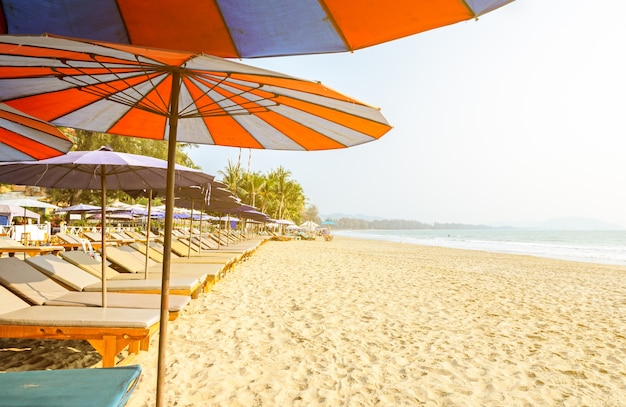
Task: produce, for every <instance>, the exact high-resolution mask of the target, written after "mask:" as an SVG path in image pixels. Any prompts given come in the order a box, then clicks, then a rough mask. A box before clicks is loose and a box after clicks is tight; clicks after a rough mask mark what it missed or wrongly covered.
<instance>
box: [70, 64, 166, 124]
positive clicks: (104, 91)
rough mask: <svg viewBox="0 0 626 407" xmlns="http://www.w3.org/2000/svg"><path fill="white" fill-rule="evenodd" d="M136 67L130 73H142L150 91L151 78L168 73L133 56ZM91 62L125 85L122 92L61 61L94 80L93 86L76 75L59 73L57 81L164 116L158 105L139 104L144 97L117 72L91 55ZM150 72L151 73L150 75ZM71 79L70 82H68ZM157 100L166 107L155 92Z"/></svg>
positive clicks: (79, 68) (153, 87) (81, 69)
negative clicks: (134, 94)
mask: <svg viewBox="0 0 626 407" xmlns="http://www.w3.org/2000/svg"><path fill="white" fill-rule="evenodd" d="M135 58H136V61H137V64H138V67H135V68H134V71H133V70H130V72H132V73H135V72H142V73H143V76H144V77H145V78H146V80H147V81H148V82H149V83H150V86H151V88H152V89H157V87H156V86H155V83H154V82H153V77H154V76H160V75H162V74H163V73H167V72H170V71H169V70H168V69H166V68H167V67H165V66H161V69H157V68H158V67H159V65H156V64H154V65H147V64H145V63H142V62H141V61H139V59H138V58H137V56H135ZM92 61H93V62H94V63H96V64H98V66H100V67H101V68H102V69H103V70H105V71H107V72H108V73H109V74H110V75H112V76H113V77H115V78H116V79H117V80H118V81H120V82H122V83H123V84H125V85H126V87H125V89H124V90H119V89H116V88H115V87H113V86H111V85H110V82H112V81H107V82H102V81H101V80H99V79H98V78H97V77H95V76H94V75H93V74H91V73H89V72H88V70H85V69H83V68H82V67H76V66H73V65H72V64H71V63H70V62H69V61H67V60H65V61H62V62H63V63H64V64H65V65H66V66H68V67H69V68H72V69H75V70H77V71H78V72H81V73H82V74H83V75H85V76H86V77H88V78H91V79H93V80H94V82H95V84H92V83H88V82H86V81H84V80H80V79H79V78H77V77H76V75H72V76H68V75H63V74H62V73H61V77H60V78H59V79H61V80H62V81H64V82H67V83H69V84H71V85H73V86H77V85H78V86H79V87H80V89H81V90H82V91H84V92H86V93H90V94H92V95H96V96H99V97H102V98H106V99H109V100H113V101H115V102H116V103H120V104H123V105H125V106H129V107H133V108H137V109H141V110H145V111H148V112H153V113H156V114H159V115H163V114H164V110H163V109H159V108H158V105H156V104H154V103H152V102H151V103H149V104H141V102H142V101H145V100H146V98H145V95H142V94H141V92H139V91H137V90H136V89H135V86H136V85H133V84H131V83H129V81H128V80H127V78H124V77H122V76H120V75H119V74H118V73H117V72H114V70H113V69H112V68H110V67H109V66H107V65H104V64H103V63H102V62H100V61H98V60H97V59H94V58H93V55H92ZM148 66H150V67H152V69H150V70H149V69H147V67H148ZM151 72H152V73H151ZM138 76H139V75H137V74H135V75H133V78H135V77H138ZM69 79H72V80H69ZM81 84H82V86H81ZM129 90H132V91H133V93H136V96H133V95H132V94H131V92H129ZM157 94H158V96H159V99H160V100H161V102H163V106H166V103H165V101H164V100H163V98H162V96H161V94H160V93H159V92H157ZM150 105H151V106H150Z"/></svg>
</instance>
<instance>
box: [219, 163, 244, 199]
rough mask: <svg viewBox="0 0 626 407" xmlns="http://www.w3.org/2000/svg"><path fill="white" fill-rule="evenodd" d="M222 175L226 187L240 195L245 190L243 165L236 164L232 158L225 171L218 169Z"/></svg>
mask: <svg viewBox="0 0 626 407" xmlns="http://www.w3.org/2000/svg"><path fill="white" fill-rule="evenodd" d="M218 172H219V173H220V175H221V176H222V182H223V183H224V184H226V187H227V188H228V190H229V191H230V192H232V193H233V194H235V195H236V196H240V195H241V192H242V191H243V190H242V189H241V188H242V181H243V172H242V171H241V166H240V165H239V163H237V165H235V164H234V163H233V162H232V161H231V160H228V165H227V166H226V169H225V170H224V171H218Z"/></svg>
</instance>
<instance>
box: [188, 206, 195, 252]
mask: <svg viewBox="0 0 626 407" xmlns="http://www.w3.org/2000/svg"><path fill="white" fill-rule="evenodd" d="M193 203H194V200H193V199H192V200H191V215H190V216H189V246H188V247H187V258H188V259H189V258H191V235H192V234H193Z"/></svg>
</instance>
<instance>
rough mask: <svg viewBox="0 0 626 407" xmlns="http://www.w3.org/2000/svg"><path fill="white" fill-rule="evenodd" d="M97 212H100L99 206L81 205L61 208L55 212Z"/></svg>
mask: <svg viewBox="0 0 626 407" xmlns="http://www.w3.org/2000/svg"><path fill="white" fill-rule="evenodd" d="M97 210H100V207H99V206H95V205H88V204H83V203H81V204H78V205H72V206H63V207H59V208H57V209H56V210H55V212H62V213H75V212H92V211H97Z"/></svg>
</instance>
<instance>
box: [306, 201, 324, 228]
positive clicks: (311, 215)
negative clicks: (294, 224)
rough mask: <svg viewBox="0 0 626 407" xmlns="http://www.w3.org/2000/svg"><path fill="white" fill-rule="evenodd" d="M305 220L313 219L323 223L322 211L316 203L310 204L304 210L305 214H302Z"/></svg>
mask: <svg viewBox="0 0 626 407" xmlns="http://www.w3.org/2000/svg"><path fill="white" fill-rule="evenodd" d="M302 220H303V221H307V220H310V221H313V222H315V223H317V224H318V225H320V224H321V223H322V219H321V218H320V212H319V210H318V209H317V206H315V205H309V206H307V207H306V209H305V210H304V214H303V215H302Z"/></svg>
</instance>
